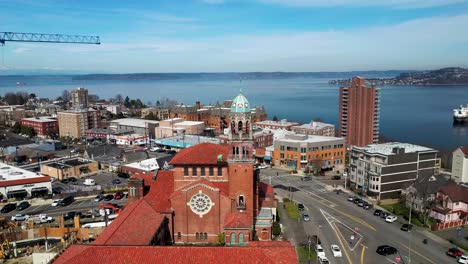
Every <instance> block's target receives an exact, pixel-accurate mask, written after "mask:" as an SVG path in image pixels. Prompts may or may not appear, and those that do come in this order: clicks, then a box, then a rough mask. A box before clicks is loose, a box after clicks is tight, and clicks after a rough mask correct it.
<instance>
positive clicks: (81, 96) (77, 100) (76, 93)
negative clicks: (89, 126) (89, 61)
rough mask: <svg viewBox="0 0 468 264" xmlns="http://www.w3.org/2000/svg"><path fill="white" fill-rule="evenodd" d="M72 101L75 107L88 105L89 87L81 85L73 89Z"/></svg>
mask: <svg viewBox="0 0 468 264" xmlns="http://www.w3.org/2000/svg"><path fill="white" fill-rule="evenodd" d="M71 99H72V100H71V102H72V106H73V108H75V109H80V108H81V109H82V108H87V107H88V89H85V88H82V87H79V88H77V89H75V90H72V91H71Z"/></svg>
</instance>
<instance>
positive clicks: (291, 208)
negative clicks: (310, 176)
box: [283, 199, 301, 219]
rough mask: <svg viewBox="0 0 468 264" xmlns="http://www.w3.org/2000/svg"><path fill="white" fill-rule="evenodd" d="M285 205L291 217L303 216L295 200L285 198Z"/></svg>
mask: <svg viewBox="0 0 468 264" xmlns="http://www.w3.org/2000/svg"><path fill="white" fill-rule="evenodd" d="M283 203H284V206H285V207H286V214H287V215H288V217H289V218H293V219H297V218H300V217H301V213H300V212H299V209H297V206H296V205H295V204H294V202H291V201H289V200H286V199H284V201H283Z"/></svg>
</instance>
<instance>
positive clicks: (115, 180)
mask: <svg viewBox="0 0 468 264" xmlns="http://www.w3.org/2000/svg"><path fill="white" fill-rule="evenodd" d="M121 182H122V181H120V180H119V179H117V178H115V179H112V184H120V183H121Z"/></svg>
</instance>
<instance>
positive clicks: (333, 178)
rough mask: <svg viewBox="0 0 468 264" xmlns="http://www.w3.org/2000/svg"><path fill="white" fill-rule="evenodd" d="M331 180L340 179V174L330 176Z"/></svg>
mask: <svg viewBox="0 0 468 264" xmlns="http://www.w3.org/2000/svg"><path fill="white" fill-rule="evenodd" d="M332 180H341V176H340V175H335V176H333V177H332Z"/></svg>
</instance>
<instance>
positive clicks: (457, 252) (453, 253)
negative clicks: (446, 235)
mask: <svg viewBox="0 0 468 264" xmlns="http://www.w3.org/2000/svg"><path fill="white" fill-rule="evenodd" d="M447 255H449V256H451V257H454V258H458V257H460V256H461V255H463V251H461V250H460V249H458V248H456V247H453V248H449V250H447Z"/></svg>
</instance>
